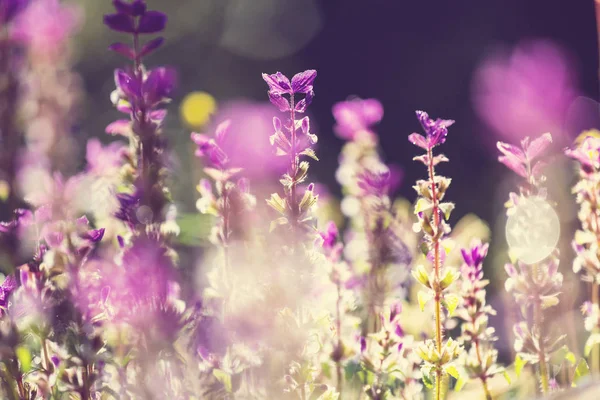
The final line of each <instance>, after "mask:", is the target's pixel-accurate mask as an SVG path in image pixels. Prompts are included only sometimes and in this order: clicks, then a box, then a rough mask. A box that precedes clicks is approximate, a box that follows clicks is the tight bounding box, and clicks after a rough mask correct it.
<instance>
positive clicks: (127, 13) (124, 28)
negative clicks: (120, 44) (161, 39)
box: [104, 0, 167, 35]
mask: <svg viewBox="0 0 600 400" xmlns="http://www.w3.org/2000/svg"><path fill="white" fill-rule="evenodd" d="M113 5H114V7H115V9H116V11H117V12H116V13H115V14H108V15H105V16H104V23H105V24H106V25H107V26H108V27H109V28H110V29H112V30H113V31H117V32H125V33H133V34H136V35H137V34H146V33H158V32H161V31H162V30H164V29H165V25H166V24H167V16H166V15H165V14H163V13H161V12H159V11H147V10H146V3H145V2H144V1H143V0H134V1H133V2H131V3H127V2H125V1H123V0H113Z"/></svg>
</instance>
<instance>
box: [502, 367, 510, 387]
mask: <svg viewBox="0 0 600 400" xmlns="http://www.w3.org/2000/svg"><path fill="white" fill-rule="evenodd" d="M502 375H503V376H504V379H506V383H508V384H509V385H510V384H511V380H510V375H509V374H508V371H507V370H504V372H503V374H502Z"/></svg>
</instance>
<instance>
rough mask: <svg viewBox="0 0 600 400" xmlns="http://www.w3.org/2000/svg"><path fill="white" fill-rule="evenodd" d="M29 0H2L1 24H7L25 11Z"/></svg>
mask: <svg viewBox="0 0 600 400" xmlns="http://www.w3.org/2000/svg"><path fill="white" fill-rule="evenodd" d="M28 4H29V0H2V2H1V3H0V24H1V25H6V24H8V23H9V22H11V21H12V20H13V19H14V18H15V17H16V16H17V15H18V14H19V13H20V12H21V11H23V10H24V9H25V8H26V7H27V5H28Z"/></svg>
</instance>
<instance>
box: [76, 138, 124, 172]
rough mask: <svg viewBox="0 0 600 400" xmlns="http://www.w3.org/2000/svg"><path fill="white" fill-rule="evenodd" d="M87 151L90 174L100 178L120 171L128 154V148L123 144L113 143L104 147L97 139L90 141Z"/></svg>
mask: <svg viewBox="0 0 600 400" xmlns="http://www.w3.org/2000/svg"><path fill="white" fill-rule="evenodd" d="M86 150H87V151H86V155H85V158H86V160H87V164H88V165H87V170H88V172H90V173H93V174H95V175H100V176H105V175H110V174H111V173H112V172H114V171H115V170H116V169H119V168H120V167H121V165H122V163H123V157H124V156H125V154H126V153H127V147H126V146H125V144H124V143H122V142H112V143H109V144H107V145H106V146H103V145H102V143H101V142H100V140H98V139H96V138H93V139H90V140H88V142H87V148H86Z"/></svg>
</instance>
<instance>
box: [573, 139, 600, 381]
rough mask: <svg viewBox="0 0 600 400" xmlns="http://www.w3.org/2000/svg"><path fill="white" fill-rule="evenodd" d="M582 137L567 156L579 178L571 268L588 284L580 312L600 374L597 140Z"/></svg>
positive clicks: (599, 144) (599, 159)
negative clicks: (578, 225) (577, 223)
mask: <svg viewBox="0 0 600 400" xmlns="http://www.w3.org/2000/svg"><path fill="white" fill-rule="evenodd" d="M582 136H584V139H583V140H582V141H581V142H580V143H579V144H577V145H576V146H575V147H574V148H573V149H567V150H566V151H565V153H566V155H567V156H569V157H571V158H573V159H575V160H576V161H577V162H578V163H579V181H578V182H577V184H576V185H575V186H574V187H573V193H574V194H575V195H576V201H577V203H578V204H579V211H578V213H577V216H578V217H579V221H580V222H581V229H580V230H578V231H577V232H575V238H574V240H573V249H574V250H575V254H576V257H575V260H574V262H573V271H574V272H575V273H581V280H582V281H584V282H586V283H587V284H588V285H589V286H590V292H591V295H590V299H589V301H587V302H586V303H585V304H584V305H583V307H582V311H583V313H584V315H585V317H586V324H585V328H586V330H587V331H589V332H590V336H589V338H588V340H587V342H586V344H585V356H586V357H589V365H590V367H591V369H592V371H593V372H594V374H596V375H598V374H600V311H599V307H600V291H599V290H600V289H599V287H600V246H599V242H600V196H599V193H600V139H599V138H597V137H594V136H591V133H590V135H589V136H587V134H586V133H585V132H584V133H583V134H582Z"/></svg>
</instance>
